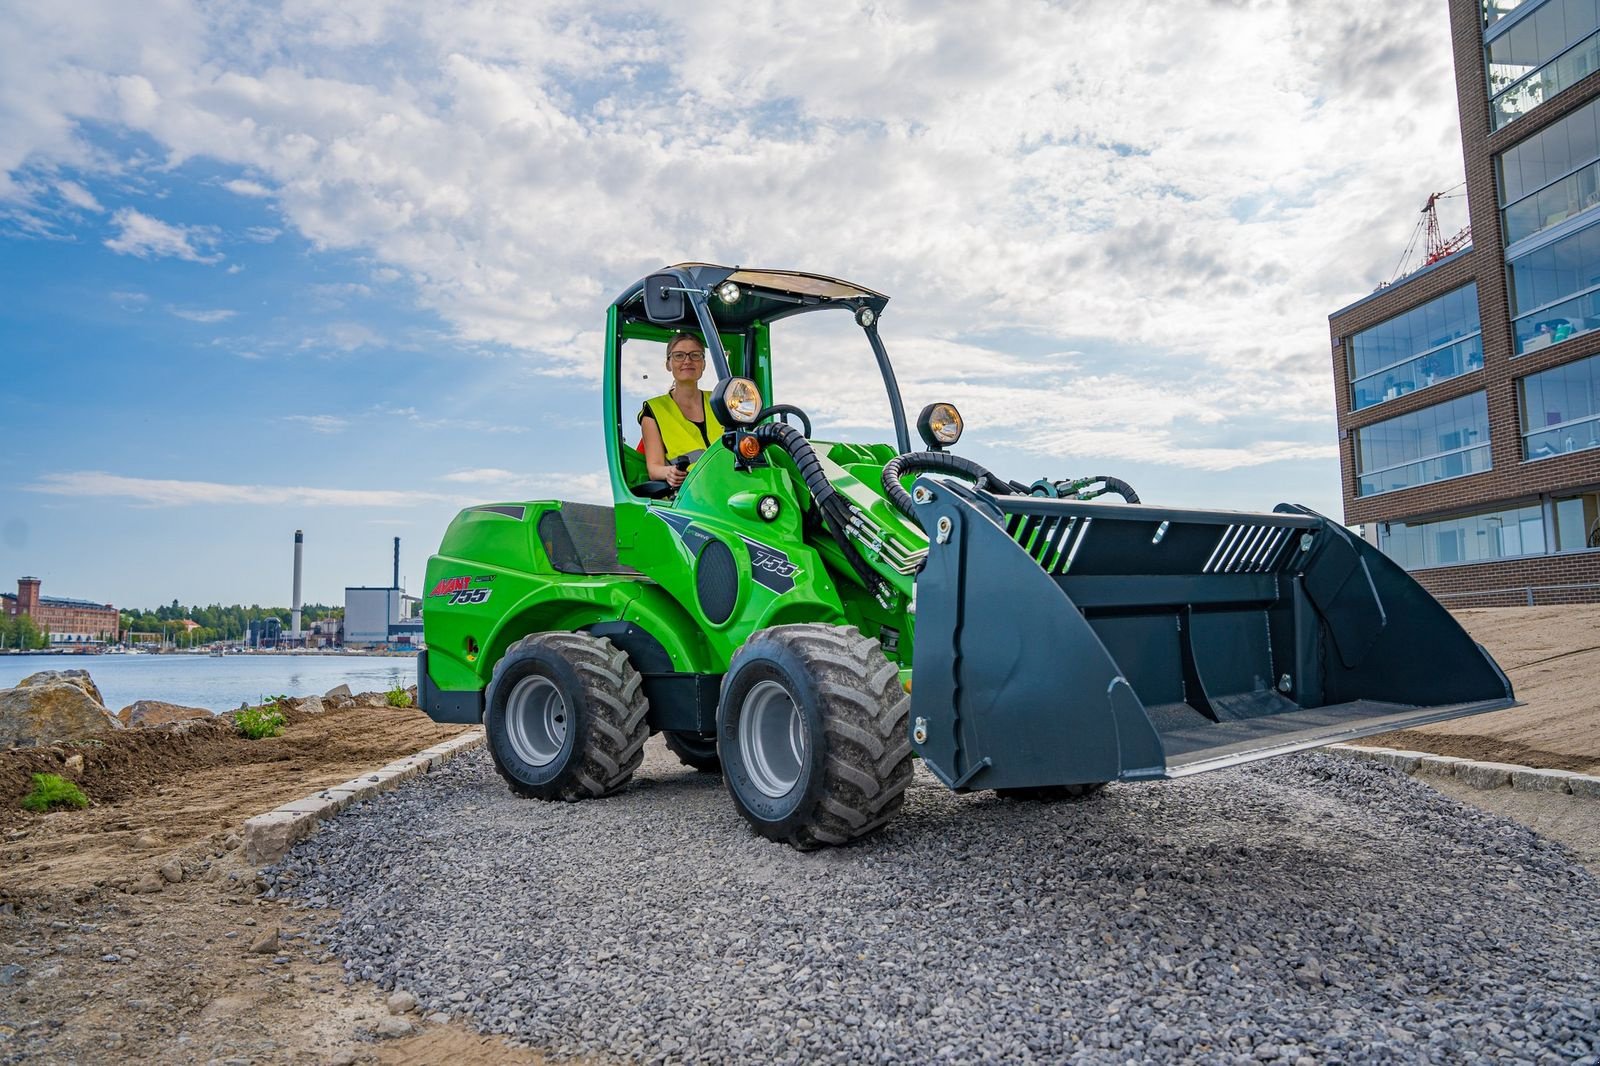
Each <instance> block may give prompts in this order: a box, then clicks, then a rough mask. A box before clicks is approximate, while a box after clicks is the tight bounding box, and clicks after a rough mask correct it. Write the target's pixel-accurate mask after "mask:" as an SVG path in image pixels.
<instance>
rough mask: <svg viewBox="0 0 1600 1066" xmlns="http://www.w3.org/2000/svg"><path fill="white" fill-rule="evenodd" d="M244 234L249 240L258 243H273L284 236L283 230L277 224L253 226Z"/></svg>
mask: <svg viewBox="0 0 1600 1066" xmlns="http://www.w3.org/2000/svg"><path fill="white" fill-rule="evenodd" d="M244 235H245V238H246V239H247V240H251V241H254V242H255V243H257V244H271V243H272V242H273V241H275V240H277V239H278V238H279V237H281V236H283V230H281V229H278V228H277V227H276V226H251V227H250V228H248V229H246V230H245V231H244Z"/></svg>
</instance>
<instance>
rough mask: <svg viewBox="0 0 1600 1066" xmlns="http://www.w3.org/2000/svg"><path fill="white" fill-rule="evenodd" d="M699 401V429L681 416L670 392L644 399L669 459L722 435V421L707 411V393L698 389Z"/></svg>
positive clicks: (709, 407)
mask: <svg viewBox="0 0 1600 1066" xmlns="http://www.w3.org/2000/svg"><path fill="white" fill-rule="evenodd" d="M700 402H701V404H703V405H704V407H703V409H704V410H705V413H706V428H705V430H704V431H703V432H702V431H701V429H700V427H699V426H697V425H695V424H694V423H693V422H691V421H689V420H688V419H687V418H685V417H684V416H683V410H682V409H681V408H679V407H678V405H677V403H676V402H675V401H674V400H673V399H672V397H671V396H654V397H651V398H650V399H648V400H646V401H645V402H644V405H645V407H647V408H649V410H650V416H651V417H652V418H654V419H655V420H656V428H657V429H658V430H660V431H661V443H662V445H663V446H664V447H665V448H666V450H667V458H668V459H669V460H671V459H676V458H677V457H678V456H680V455H687V454H688V453H690V452H693V451H699V450H700V449H701V448H709V447H711V444H712V442H714V441H715V440H717V438H719V437H721V436H722V423H720V422H718V421H717V416H716V415H714V414H712V413H711V394H710V393H709V392H706V391H704V390H701V392H700Z"/></svg>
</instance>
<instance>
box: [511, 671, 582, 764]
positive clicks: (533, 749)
mask: <svg viewBox="0 0 1600 1066" xmlns="http://www.w3.org/2000/svg"><path fill="white" fill-rule="evenodd" d="M506 736H507V738H509V739H510V741H511V749H512V750H513V751H515V752H516V753H517V758H519V759H521V760H522V761H523V762H525V763H527V764H528V765H530V766H548V765H550V764H551V763H552V762H554V761H555V759H556V756H557V755H560V754H561V746H562V745H563V744H565V743H566V740H567V701H566V700H564V699H562V698H561V690H560V689H558V688H556V686H555V684H554V682H552V681H551V680H550V679H549V678H547V677H541V676H539V675H537V674H535V675H534V676H532V677H525V678H523V679H522V680H521V681H518V682H517V683H516V686H515V687H513V688H512V690H511V696H510V697H509V698H508V699H507V700H506Z"/></svg>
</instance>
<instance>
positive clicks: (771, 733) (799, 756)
mask: <svg viewBox="0 0 1600 1066" xmlns="http://www.w3.org/2000/svg"><path fill="white" fill-rule="evenodd" d="M739 754H740V755H741V756H743V759H744V766H745V769H746V770H747V771H748V772H749V774H750V782H751V784H753V785H755V786H756V788H757V789H758V790H759V791H760V792H761V794H762V795H763V796H768V797H770V798H772V799H777V798H778V797H779V796H783V795H786V794H788V793H789V792H790V791H792V790H793V789H794V786H795V784H796V783H797V782H798V781H799V780H800V774H801V771H802V770H803V769H804V768H805V765H806V731H805V723H804V722H803V721H801V718H800V708H798V707H796V706H795V705H794V698H793V697H791V696H790V695H789V691H788V689H785V688H784V687H783V686H782V685H780V684H778V683H777V682H776V681H761V682H758V683H757V684H756V686H755V687H754V688H752V689H751V690H750V691H749V692H747V693H746V694H745V697H744V704H743V705H742V706H741V707H740V708H739Z"/></svg>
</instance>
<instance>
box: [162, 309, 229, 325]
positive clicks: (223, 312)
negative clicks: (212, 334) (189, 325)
mask: <svg viewBox="0 0 1600 1066" xmlns="http://www.w3.org/2000/svg"><path fill="white" fill-rule="evenodd" d="M172 313H173V314H174V315H176V316H177V317H179V318H186V319H188V320H189V321H190V322H203V323H207V324H210V323H214V322H226V321H227V320H228V319H230V318H232V317H233V316H235V315H237V314H238V313H239V312H237V311H230V310H228V309H227V308H222V307H218V308H212V309H210V310H206V311H197V310H189V309H185V308H181V307H174V308H172Z"/></svg>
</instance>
